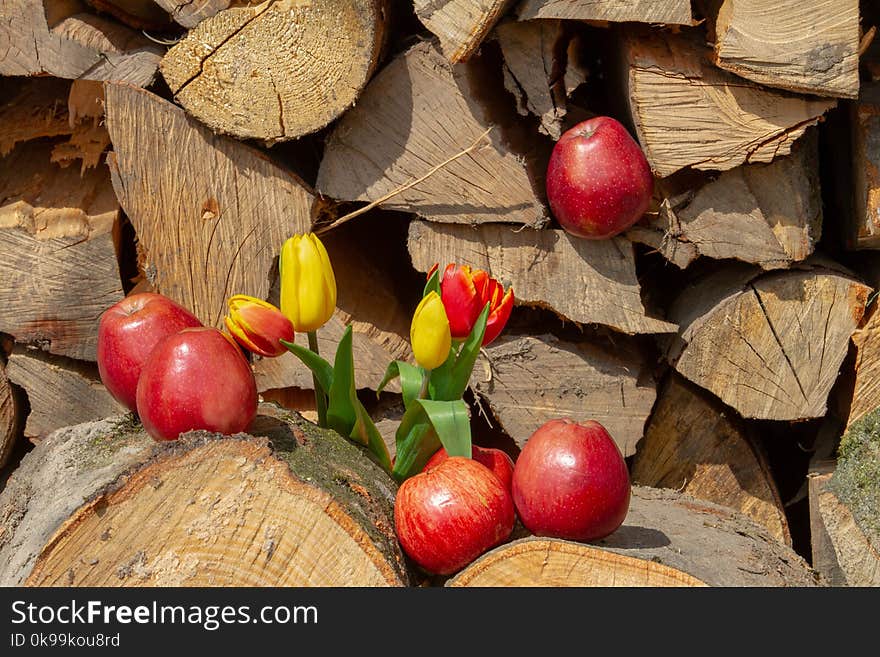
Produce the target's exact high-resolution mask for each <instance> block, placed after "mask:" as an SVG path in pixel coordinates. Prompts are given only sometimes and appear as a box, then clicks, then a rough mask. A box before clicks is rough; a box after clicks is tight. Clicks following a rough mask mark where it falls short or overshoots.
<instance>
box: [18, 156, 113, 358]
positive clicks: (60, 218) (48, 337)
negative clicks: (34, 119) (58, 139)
mask: <svg viewBox="0 0 880 657" xmlns="http://www.w3.org/2000/svg"><path fill="white" fill-rule="evenodd" d="M51 150H52V144H51V142H47V141H41V142H38V143H37V142H35V143H28V144H20V145H19V146H18V147H16V148H15V150H13V152H12V153H10V154H9V155H7V156H6V157H5V158H3V159H2V160H0V235H2V239H0V280H2V281H3V285H2V286H0V331H2V332H5V333H9V334H11V335H13V336H15V339H16V340H17V341H18V342H20V343H33V344H36V345H38V346H40V347H41V348H43V349H45V350H46V351H50V352H52V353H55V354H60V355H64V356H70V357H71V358H79V359H83V360H94V359H95V349H96V346H97V337H98V318H99V316H100V315H101V313H102V312H103V311H104V310H105V309H106V308H108V307H109V306H111V305H112V304H114V303H116V302H117V301H119V300H120V299H122V297H123V290H122V281H121V279H120V276H119V266H118V264H117V251H116V243H115V238H114V231H115V230H116V227H117V222H118V220H119V204H118V202H117V200H116V197H115V196H114V194H113V187H112V185H111V184H110V180H109V177H108V176H107V172H106V170H104V169H103V168H101V169H97V168H96V169H90V170H88V171H87V172H86V173H85V174H84V175H83V176H82V177H81V176H80V172H79V171H78V170H77V169H75V168H73V167H68V168H61V167H59V166H57V165H55V164H51V163H50V162H49V158H50V153H51Z"/></svg>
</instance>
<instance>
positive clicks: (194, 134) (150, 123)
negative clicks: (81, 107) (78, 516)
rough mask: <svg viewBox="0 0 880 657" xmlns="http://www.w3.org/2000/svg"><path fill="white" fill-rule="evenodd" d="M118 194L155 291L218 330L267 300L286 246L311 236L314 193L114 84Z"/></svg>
mask: <svg viewBox="0 0 880 657" xmlns="http://www.w3.org/2000/svg"><path fill="white" fill-rule="evenodd" d="M106 96H107V127H108V130H109V132H110V138H111V140H112V142H113V150H114V152H113V154H112V156H111V158H110V160H109V164H110V172H111V176H112V178H113V187H114V188H115V190H116V194H117V196H118V198H119V202H120V204H121V205H122V207H123V208H124V209H125V212H126V214H127V215H128V217H129V219H130V220H131V223H132V225H133V226H134V229H135V232H136V233H137V239H138V250H139V258H140V264H141V266H142V269H143V271H144V273H145V276H146V278H147V279H148V281H149V282H150V284H151V285H152V286H153V287H154V289H155V291H157V292H160V293H162V294H165V295H167V296H169V297H171V298H172V299H174V300H175V301H177V302H179V303H181V304H183V305H184V306H185V307H187V308H188V309H190V310H191V311H192V312H193V313H194V314H195V315H196V316H197V317H198V318H199V319H200V320H201V321H202V322H203V323H204V324H206V325H208V326H219V325H220V324H221V323H222V320H223V317H224V315H225V314H226V310H227V309H226V299H227V298H228V297H229V296H231V295H233V294H249V295H251V296H254V297H257V298H260V299H265V298H267V296H268V294H269V284H270V281H271V278H270V275H269V274H270V272H271V270H272V267H273V265H274V263H275V259H276V257H277V255H278V253H279V252H280V250H281V245H282V244H283V243H284V240H286V239H287V238H288V237H290V235H291V234H292V233H306V232H308V231H309V229H310V226H311V211H312V204H313V202H314V196H313V193H312V191H311V190H310V189H309V188H308V186H307V185H305V183H303V182H302V181H301V180H300V179H299V178H297V177H296V176H294V175H293V174H291V173H290V172H288V171H286V170H285V169H282V168H281V167H279V166H278V165H276V164H274V163H273V162H272V161H270V160H269V159H268V158H267V157H266V156H265V155H264V154H263V153H261V152H259V151H257V150H255V149H253V148H250V147H248V146H245V145H244V144H241V143H239V142H237V141H234V140H231V139H229V138H226V137H222V136H218V135H215V134H213V133H211V131H210V130H208V129H207V128H205V127H203V126H201V125H199V124H198V123H196V122H195V121H193V120H192V119H189V118H188V117H187V116H186V115H185V113H184V111H183V110H182V109H180V108H179V107H176V106H175V105H173V104H171V103H169V102H167V101H165V100H162V99H161V98H159V97H158V96H156V95H154V94H151V93H149V92H147V91H143V90H140V89H136V88H135V87H131V86H128V85H120V84H109V83H108V85H107V88H106Z"/></svg>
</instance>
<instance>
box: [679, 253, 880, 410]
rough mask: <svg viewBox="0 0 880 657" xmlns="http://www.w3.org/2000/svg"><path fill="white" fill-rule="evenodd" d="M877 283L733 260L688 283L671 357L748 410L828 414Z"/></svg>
mask: <svg viewBox="0 0 880 657" xmlns="http://www.w3.org/2000/svg"><path fill="white" fill-rule="evenodd" d="M869 292H870V288H868V287H866V286H865V285H863V284H861V283H859V282H857V281H855V280H854V279H852V278H851V277H849V276H848V275H844V274H841V273H838V272H837V271H833V270H830V269H826V268H823V267H806V266H805V267H802V268H799V269H792V270H788V271H783V272H771V273H766V274H763V275H759V276H757V277H756V276H755V272H754V271H753V270H751V269H749V268H745V267H728V268H726V269H724V270H721V271H720V272H718V273H717V274H715V275H711V276H707V277H704V278H702V279H701V280H700V281H699V282H698V283H696V284H694V285H692V286H690V287H688V288H686V289H685V290H684V291H683V292H682V293H681V294H680V295H679V297H678V298H677V299H676V300H675V302H674V303H673V304H672V307H671V309H670V318H671V319H672V320H673V321H677V322H678V323H679V325H680V327H681V329H680V332H679V335H678V337H677V338H676V339H675V340H673V343H672V345H671V347H670V348H669V350H668V353H667V357H668V358H669V360H670V362H671V363H672V364H673V365H674V367H675V369H676V370H677V371H678V372H679V373H680V374H683V375H684V376H685V377H686V378H688V379H690V380H691V381H693V382H694V383H696V384H698V385H700V386H701V387H703V388H706V389H707V390H710V391H711V392H713V393H714V394H715V395H717V396H718V397H720V398H721V399H722V400H723V401H724V403H726V404H727V405H728V406H732V407H733V408H734V409H736V410H737V411H738V412H739V413H740V414H741V415H742V416H743V417H746V418H757V419H764V420H803V419H807V418H816V417H822V416H823V415H825V411H826V407H827V399H828V393H829V392H830V390H831V387H832V386H833V385H834V382H835V381H836V380H837V375H838V370H839V368H840V365H841V363H842V362H843V359H844V357H845V356H846V353H847V350H848V348H849V340H850V337H851V336H852V334H853V333H854V331H855V329H856V327H857V326H858V325H859V323H860V321H861V319H862V316H863V314H864V311H865V302H866V301H867V297H868V293H869Z"/></svg>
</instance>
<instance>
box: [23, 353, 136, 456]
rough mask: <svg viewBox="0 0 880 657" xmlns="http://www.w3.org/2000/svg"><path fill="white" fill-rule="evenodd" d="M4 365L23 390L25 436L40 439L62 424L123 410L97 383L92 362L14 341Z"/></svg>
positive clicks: (79, 422)
mask: <svg viewBox="0 0 880 657" xmlns="http://www.w3.org/2000/svg"><path fill="white" fill-rule="evenodd" d="M6 369H7V374H8V375H9V379H10V380H11V381H12V382H13V383H15V384H16V385H17V386H19V387H20V388H22V389H23V390H24V391H25V393H26V394H27V399H28V403H29V405H30V413H29V414H28V416H27V424H26V425H25V427H24V435H25V436H27V437H28V438H31V439H34V440H41V439H43V438H45V437H46V436H48V435H49V434H50V433H52V432H53V431H55V430H57V429H61V428H63V427H69V426H72V425H74V424H81V423H83V422H91V421H94V420H100V419H103V418H106V417H108V416H111V415H121V414H123V413H125V409H124V408H123V407H122V406H121V405H120V404H119V403H118V402H117V401H116V400H115V399H113V397H112V395H111V394H110V393H109V392H108V391H107V388H105V387H104V385H103V384H102V383H101V377H100V375H99V374H98V367H97V365H95V363H92V362H89V361H80V360H73V359H72V358H64V357H60V356H50V355H49V354H45V353H43V352H42V351H39V350H35V349H27V348H25V347H22V346H20V345H17V346H16V347H15V348H14V349H13V351H12V353H11V354H10V355H9V363H8V364H7V366H6Z"/></svg>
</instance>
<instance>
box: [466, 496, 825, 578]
mask: <svg viewBox="0 0 880 657" xmlns="http://www.w3.org/2000/svg"><path fill="white" fill-rule="evenodd" d="M817 584H819V581H818V578H817V576H816V574H815V573H814V572H813V571H812V570H811V569H810V567H809V566H808V565H807V564H806V562H805V561H804V560H803V559H802V558H801V557H800V556H799V555H798V554H797V553H795V552H794V551H793V550H792V549H791V548H789V547H788V546H785V545H783V544H782V543H779V542H778V541H776V540H775V539H774V538H773V537H772V536H770V534H768V533H767V531H766V530H765V529H764V528H763V527H761V526H760V525H757V524H755V523H754V522H752V521H751V520H749V519H748V518H745V517H744V516H742V515H741V514H739V513H737V512H735V511H733V510H732V509H728V508H725V507H722V506H718V505H716V504H711V503H709V502H702V501H700V500H697V499H695V498H693V497H691V496H690V495H686V494H681V493H676V492H674V491H668V490H659V489H654V488H647V487H644V486H634V487H633V490H632V498H631V500H630V507H629V513H628V514H627V517H626V519H625V520H624V522H623V525H622V526H621V527H620V528H619V529H618V530H617V531H615V532H614V533H613V534H611V535H610V536H608V537H607V538H604V539H601V540H599V541H593V542H591V543H590V544H584V543H576V542H573V541H561V540H559V539H548V538H526V539H521V540H517V541H513V542H511V543H508V544H506V545H502V546H501V547H498V548H495V549H494V550H492V551H490V552H488V553H487V554H485V555H483V556H482V557H480V558H479V559H477V560H476V561H475V562H474V563H472V564H471V565H470V566H468V567H467V568H465V569H464V570H462V571H461V572H460V573H459V574H458V575H456V576H455V577H454V578H453V579H452V580H450V582H449V585H450V586H630V587H631V586H701V585H708V586H722V587H743V586H756V587H770V586H773V587H775V586H799V587H808V586H809V587H812V586H816V585H817Z"/></svg>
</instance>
